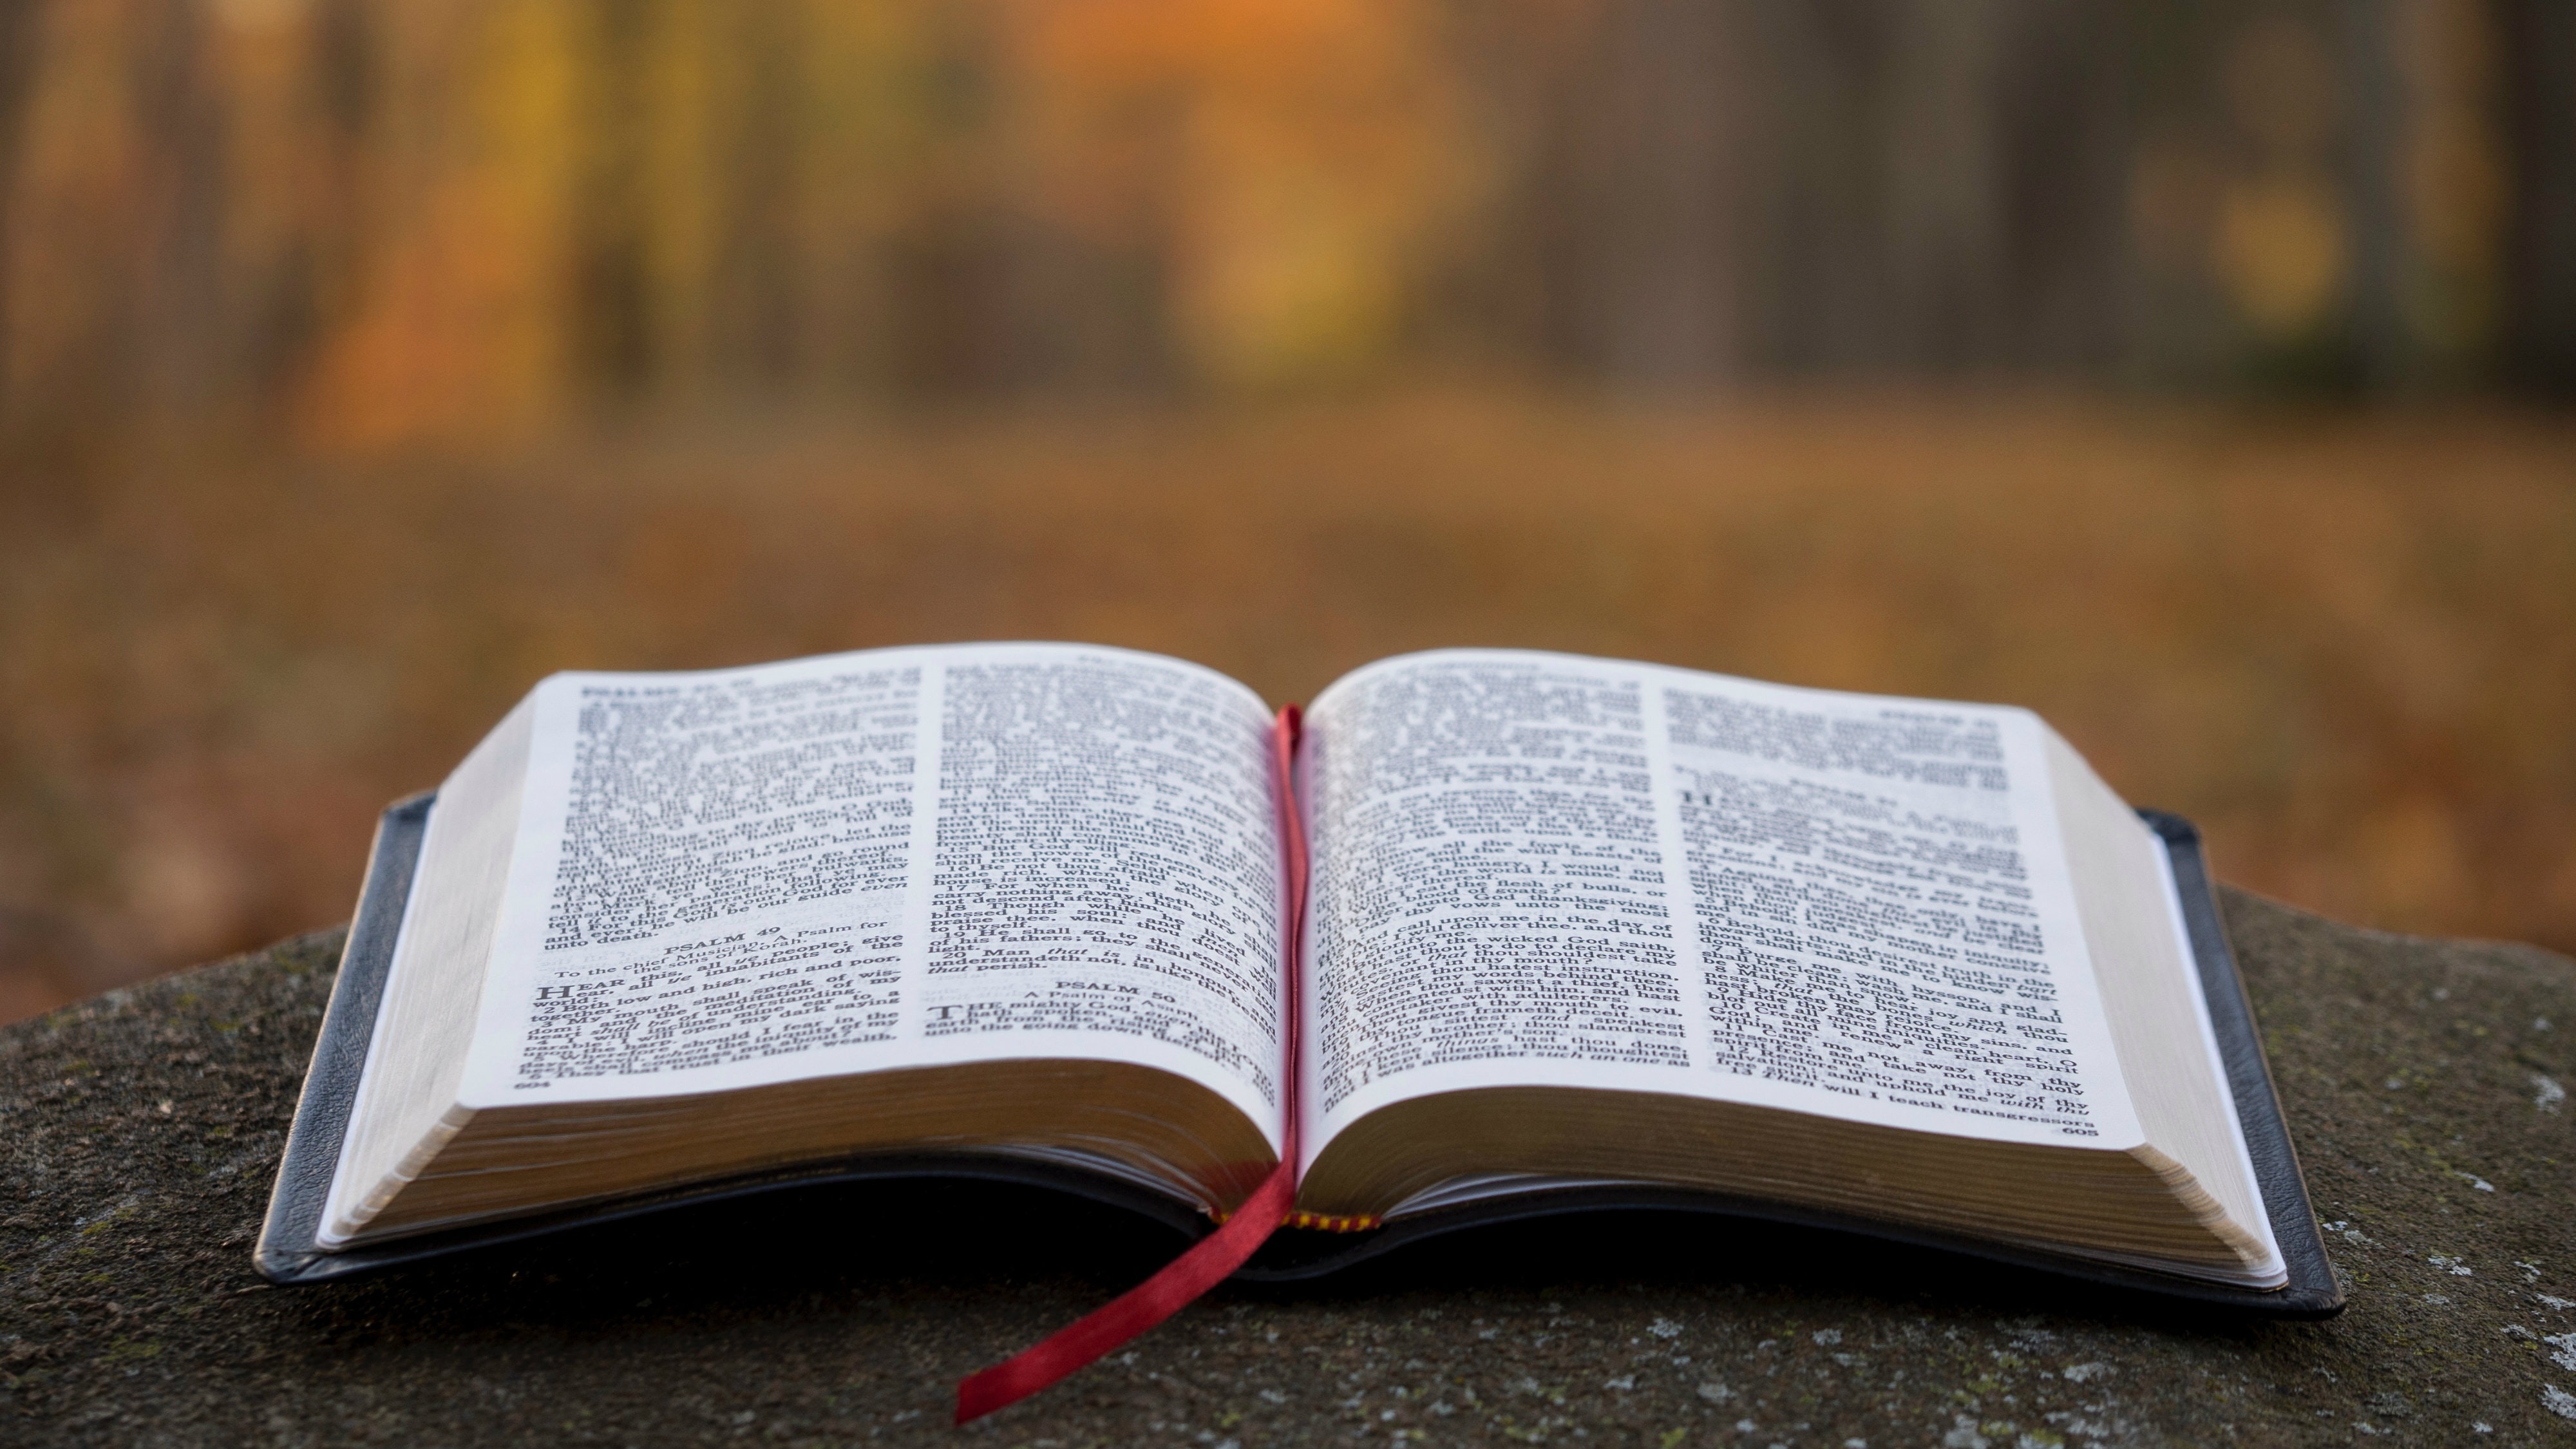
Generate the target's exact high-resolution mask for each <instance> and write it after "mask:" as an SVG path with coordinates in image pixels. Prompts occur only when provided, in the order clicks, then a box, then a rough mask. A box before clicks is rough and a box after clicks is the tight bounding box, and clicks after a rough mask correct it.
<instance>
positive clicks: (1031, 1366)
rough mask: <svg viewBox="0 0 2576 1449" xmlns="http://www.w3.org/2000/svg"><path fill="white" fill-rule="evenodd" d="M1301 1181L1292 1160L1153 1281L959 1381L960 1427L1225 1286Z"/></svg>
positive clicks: (1283, 1214) (1273, 1226) (1284, 1211)
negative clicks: (1206, 1293)
mask: <svg viewBox="0 0 2576 1449" xmlns="http://www.w3.org/2000/svg"><path fill="white" fill-rule="evenodd" d="M1296 1179H1297V1173H1296V1168H1295V1165H1294V1164H1293V1163H1291V1162H1283V1163H1281V1164H1279V1166H1278V1168H1277V1169H1276V1170H1274V1171H1273V1172H1272V1173H1271V1174H1270V1176H1269V1178H1268V1180H1266V1181H1264V1182H1263V1183H1262V1184H1261V1186H1260V1187H1258V1188H1256V1189H1254V1190H1253V1194H1252V1196H1251V1197H1249V1198H1246V1199H1244V1203H1243V1206H1242V1207H1240V1208H1238V1209H1236V1210H1235V1213H1234V1215H1233V1216H1232V1217H1229V1218H1227V1219H1226V1220H1225V1226H1223V1227H1221V1228H1218V1229H1217V1230H1216V1231H1215V1232H1213V1233H1210V1234H1208V1235H1207V1236H1206V1237H1204V1238H1201V1239H1199V1240H1198V1242H1197V1243H1195V1244H1193V1245H1192V1246H1191V1248H1190V1250H1189V1251H1188V1252H1186V1253H1183V1254H1181V1255H1180V1256H1179V1257H1177V1258H1174V1259H1173V1260H1172V1261H1171V1262H1169V1263H1166V1264H1164V1265H1163V1267H1162V1269H1161V1270H1160V1271H1159V1272H1157V1273H1155V1274H1154V1276H1153V1277H1151V1278H1148V1279H1146V1280H1145V1281H1144V1282H1142V1283H1139V1284H1137V1285H1136V1286H1135V1287H1133V1288H1130V1289H1128V1290H1127V1291H1126V1292H1125V1293H1122V1294H1120V1295H1119V1296H1118V1297H1116V1298H1114V1299H1111V1300H1110V1301H1109V1302H1108V1303H1106V1304H1104V1305H1102V1306H1101V1307H1100V1308H1099V1309H1097V1310H1095V1311H1094V1312H1092V1313H1091V1314H1089V1315H1087V1316H1086V1317H1084V1318H1082V1319H1081V1320H1080V1321H1078V1322H1075V1323H1072V1324H1068V1325H1067V1326H1065V1327H1063V1328H1060V1329H1058V1330H1056V1332H1055V1333H1053V1334H1051V1335H1049V1336H1048V1338H1047V1339H1046V1341H1044V1342H1043V1343H1040V1344H1037V1345H1036V1346H1034V1347H1032V1348H1029V1349H1027V1350H1025V1351H1023V1352H1021V1353H1020V1354H1018V1355H1016V1356H1014V1357H1012V1358H1009V1359H1006V1360H1004V1361H1003V1362H1001V1363H997V1364H995V1365H993V1366H992V1367H991V1368H988V1369H986V1370H984V1371H983V1372H981V1373H978V1374H973V1375H970V1376H969V1377H967V1378H965V1379H963V1380H961V1381H959V1383H958V1385H957V1422H958V1423H960V1424H963V1423H965V1422H967V1421H968V1420H970V1419H980V1418H982V1417H983V1416H984V1415H986V1414H989V1413H991V1412H993V1411H994V1410H995V1409H998V1408H1002V1407H1003V1406H1005V1405H1008V1404H1016V1403H1018V1402H1019V1401H1020V1400H1022V1399H1025V1398H1027V1397H1028V1396H1029V1395H1031V1394H1034V1393H1036V1392H1037V1391H1038V1390H1040V1389H1043V1388H1045V1387H1046V1386H1047V1385H1049V1384H1052V1383H1054V1382H1055V1381H1056V1380H1058V1379H1061V1378H1063V1377H1065V1376H1066V1375H1068V1374H1071V1373H1074V1372H1076V1371H1077V1370H1080V1369H1083V1368H1087V1367H1089V1366H1090V1365H1091V1364H1093V1363H1094V1362H1097V1361H1098V1360H1099V1359H1100V1358H1102V1357H1103V1356H1104V1355H1107V1354H1111V1353H1115V1352H1116V1351H1117V1350H1118V1348H1119V1347H1120V1346H1121V1345H1123V1344H1125V1343H1126V1342H1127V1341H1128V1340H1130V1339H1132V1338H1134V1337H1136V1336H1137V1335H1138V1334H1141V1333H1143V1332H1145V1331H1146V1330H1147V1329H1149V1328H1152V1327H1153V1326H1154V1325H1155V1324H1158V1323H1160V1322H1162V1321H1163V1320H1164V1319H1166V1318H1169V1317H1171V1316H1172V1315H1173V1314H1175V1313H1178V1312H1180V1311H1181V1310H1182V1309H1183V1308H1186V1307H1188V1306H1189V1305H1190V1303H1191V1302H1193V1301H1194V1300H1196V1299H1197V1298H1198V1296H1199V1295H1200V1294H1202V1293H1205V1292H1207V1291H1208V1290H1209V1289H1210V1288H1213V1287H1215V1286H1216V1285H1217V1284H1219V1283H1222V1282H1224V1281H1225V1280H1226V1278H1227V1277H1228V1276H1229V1275H1230V1274H1232V1273H1233V1272H1234V1270H1235V1269H1237V1268H1240V1267H1242V1266H1243V1264H1244V1260H1245V1259H1247V1258H1250V1257H1251V1256H1252V1255H1253V1253H1254V1251H1255V1250H1257V1249H1258V1248H1260V1246H1261V1245H1262V1243H1263V1242H1265V1241H1267V1240H1268V1239H1269V1237H1270V1235H1271V1234H1272V1233H1273V1232H1276V1231H1277V1230H1278V1228H1279V1224H1280V1223H1281V1222H1282V1221H1283V1220H1285V1219H1286V1218H1287V1216H1288V1209H1289V1208H1290V1206H1291V1205H1293V1203H1294V1202H1295V1200H1296V1193H1297V1181H1296Z"/></svg>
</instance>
